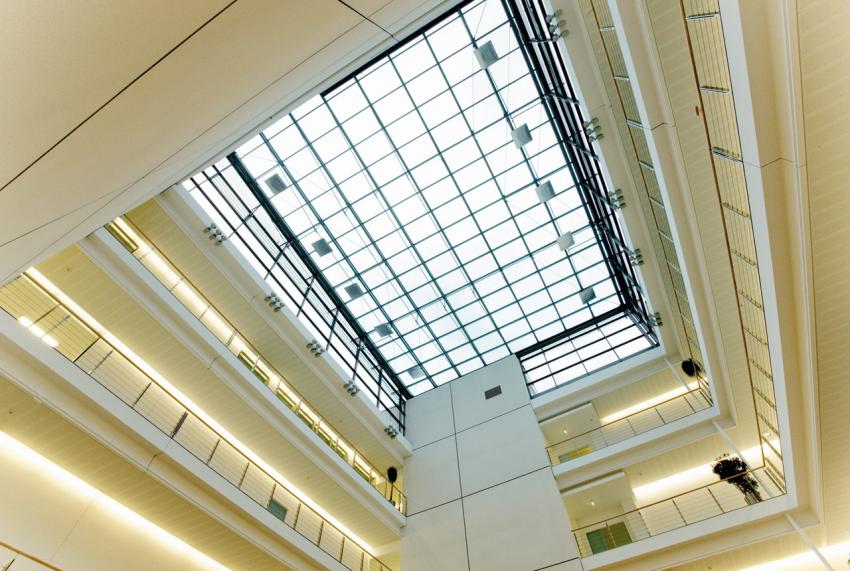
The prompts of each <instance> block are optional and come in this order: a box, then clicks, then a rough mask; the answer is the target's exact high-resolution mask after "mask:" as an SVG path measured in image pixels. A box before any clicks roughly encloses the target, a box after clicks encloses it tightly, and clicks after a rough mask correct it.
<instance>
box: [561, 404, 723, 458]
mask: <svg viewBox="0 0 850 571" xmlns="http://www.w3.org/2000/svg"><path fill="white" fill-rule="evenodd" d="M709 407H711V402H710V401H708V400H707V399H706V398H705V395H704V393H703V391H702V390H701V388H696V389H693V390H690V391H688V392H686V393H683V394H681V395H678V396H675V397H673V398H670V399H668V400H665V401H663V402H660V403H658V404H656V405H654V406H651V407H647V408H645V409H643V410H639V411H637V412H634V413H632V414H630V415H628V416H624V417H623V418H619V419H617V420H613V421H611V422H609V423H607V424H603V425H602V426H599V427H597V428H594V429H592V430H588V431H587V432H583V433H581V434H577V435H576V436H571V437H570V438H567V439H565V440H562V441H561V442H557V443H555V444H552V445H551V446H548V447H547V448H546V451H547V452H548V453H549V461H550V462H551V463H552V465H553V466H555V465H557V464H563V463H564V462H569V461H570V460H575V459H576V458H581V457H582V456H585V455H587V454H590V453H591V452H595V451H597V450H600V449H602V448H606V447H608V446H611V445H612V444H617V443H618V442H623V441H624V440H628V439H629V438H633V437H635V436H637V435H638V434H643V433H645V432H649V431H650V430H653V429H655V428H659V427H661V426H664V425H665V424H669V423H671V422H674V421H676V420H679V419H681V418H684V417H686V416H689V415H692V414H695V413H697V412H700V411H702V410H705V409H707V408H709Z"/></svg>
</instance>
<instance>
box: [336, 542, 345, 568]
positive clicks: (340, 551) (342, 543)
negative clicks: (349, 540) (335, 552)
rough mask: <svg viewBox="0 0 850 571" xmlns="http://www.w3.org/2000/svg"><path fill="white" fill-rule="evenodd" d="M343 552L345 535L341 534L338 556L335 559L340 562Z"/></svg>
mask: <svg viewBox="0 0 850 571" xmlns="http://www.w3.org/2000/svg"><path fill="white" fill-rule="evenodd" d="M343 553H345V536H344V535H343V536H342V541H340V542H339V558H338V559H337V561H339V562H340V563H342V555H343Z"/></svg>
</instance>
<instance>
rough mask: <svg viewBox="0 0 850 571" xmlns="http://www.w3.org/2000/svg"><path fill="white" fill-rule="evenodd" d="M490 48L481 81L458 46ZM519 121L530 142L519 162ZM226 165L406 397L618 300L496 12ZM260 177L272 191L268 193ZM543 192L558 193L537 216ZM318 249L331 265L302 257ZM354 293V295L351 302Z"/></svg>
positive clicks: (442, 37)
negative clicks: (246, 182)
mask: <svg viewBox="0 0 850 571" xmlns="http://www.w3.org/2000/svg"><path fill="white" fill-rule="evenodd" d="M487 41H491V42H492V43H493V45H494V46H495V48H496V51H497V52H498V54H499V60H498V61H497V62H496V63H494V64H493V65H491V66H490V67H489V68H488V69H487V70H486V71H482V69H481V67H480V66H479V64H478V62H477V60H476V58H475V55H474V47H473V46H474V45H481V44H484V43H485V42H487ZM473 42H474V44H473ZM521 125H527V126H528V127H529V129H530V130H531V133H532V136H533V140H532V142H531V143H529V144H527V145H526V146H524V147H523V148H522V149H518V148H517V147H516V146H515V144H514V143H513V141H512V139H511V130H512V129H513V128H514V127H519V126H521ZM237 154H238V155H239V156H240V158H241V159H242V160H243V162H244V163H245V165H246V166H247V167H248V168H249V170H250V171H251V173H252V174H253V176H255V177H256V179H257V180H258V181H259V183H260V187H261V188H262V189H263V190H264V191H266V192H267V193H268V194H269V195H270V196H272V195H273V197H272V203H273V204H274V206H275V207H276V208H277V209H278V211H279V212H280V213H281V214H282V215H283V218H284V220H285V221H286V223H287V224H288V225H289V227H290V228H291V229H292V231H293V232H294V233H295V234H296V235H297V236H298V237H299V239H300V240H301V241H302V243H303V244H304V246H305V248H307V249H308V251H310V252H311V255H312V256H313V259H314V261H315V262H316V264H317V265H318V266H319V268H321V270H322V272H323V273H324V275H325V277H326V278H327V279H328V281H329V282H330V283H331V284H332V285H333V286H334V287H335V288H337V293H338V294H339V296H340V297H341V298H342V299H343V300H344V301H345V302H346V303H347V305H348V307H349V309H350V310H351V312H352V313H353V314H354V316H355V317H356V318H357V320H358V321H359V323H360V324H361V326H362V327H363V329H364V330H365V331H367V332H370V336H371V337H372V339H373V340H374V342H375V344H376V345H377V346H378V348H379V349H380V351H381V352H382V353H383V355H384V356H385V357H386V359H387V360H388V361H389V363H390V365H391V367H392V368H393V370H394V371H395V372H396V373H398V374H399V376H400V378H401V379H402V381H403V382H404V383H405V384H407V385H408V386H409V387H410V389H411V391H412V392H413V393H414V394H418V393H419V392H422V391H423V390H426V389H428V388H431V387H432V386H434V385H439V384H442V383H444V382H446V381H450V380H452V379H454V378H456V377H458V376H460V375H463V374H465V373H468V372H470V371H473V370H475V369H478V368H480V367H482V366H484V365H485V364H488V363H491V362H493V361H495V360H497V359H500V358H502V357H504V356H507V355H509V354H511V353H513V352H516V351H518V350H520V349H523V348H525V347H528V346H530V345H532V344H534V343H536V342H538V341H542V340H545V339H547V338H549V337H551V336H552V335H554V334H557V333H560V332H562V331H563V330H564V329H565V328H568V327H574V326H576V325H579V324H581V323H585V322H587V321H588V320H589V319H591V317H592V316H593V315H598V314H600V313H602V312H605V311H607V310H609V309H612V308H615V307H617V306H618V305H619V301H618V299H617V296H616V293H615V288H614V285H613V283H612V281H611V278H610V274H609V272H608V270H607V267H606V266H605V264H604V261H603V258H602V251H601V250H600V248H599V246H598V244H597V242H596V240H595V238H594V235H593V231H592V230H591V229H590V227H589V226H588V220H587V215H586V213H585V211H584V209H583V207H582V204H581V199H580V197H579V194H578V192H577V191H576V189H575V184H574V181H573V179H572V176H571V174H570V171H569V169H568V167H567V160H566V157H565V155H564V153H563V151H562V149H561V147H560V145H559V144H558V142H557V140H556V136H555V132H554V131H553V128H552V126H551V125H550V124H549V122H548V118H547V114H546V110H545V109H544V107H543V106H542V104H541V102H540V97H539V93H538V92H537V89H536V87H535V84H534V81H533V78H532V77H531V75H530V74H529V69H528V66H527V64H526V61H525V59H524V57H523V54H522V52H521V51H520V50H519V49H518V46H517V41H516V37H515V35H514V33H513V31H512V29H511V27H510V25H509V23H508V20H507V16H506V14H505V12H504V10H503V8H502V4H501V2H499V1H497V0H488V1H482V2H475V3H472V4H470V5H468V6H466V7H465V8H464V9H463V10H461V11H460V12H458V13H455V14H454V15H453V16H451V17H449V18H448V19H446V20H443V21H441V22H439V23H438V24H435V26H434V27H432V28H431V29H429V30H427V31H426V32H424V33H423V34H422V35H420V36H418V37H416V38H414V39H413V40H412V41H410V42H408V43H406V44H404V45H403V46H402V47H401V48H399V49H398V50H396V51H395V52H393V53H390V54H389V55H388V56H386V57H384V58H382V59H380V60H379V61H377V62H375V63H374V64H373V65H371V66H370V67H369V68H368V69H366V70H364V71H362V72H361V73H359V74H357V75H356V76H355V77H353V78H351V79H349V80H348V81H346V82H345V83H344V84H342V85H340V86H339V87H338V88H336V89H334V90H333V92H331V93H328V94H326V95H325V96H316V97H313V98H312V99H310V100H309V101H307V102H306V103H304V104H303V105H301V106H300V107H299V108H297V109H295V110H294V111H293V112H292V113H290V114H288V115H286V116H285V117H283V118H282V119H280V120H279V121H277V122H276V123H274V124H273V125H271V126H270V127H268V128H267V129H265V130H264V131H263V132H262V133H261V134H259V135H257V136H256V137H254V138H252V139H251V140H250V141H248V142H247V143H246V144H244V145H243V146H242V147H241V148H239V149H238V150H237ZM274 175H277V176H279V177H280V178H282V179H283V181H284V182H285V184H286V189H285V190H283V191H282V192H278V193H276V194H275V192H274V188H273V187H272V186H270V184H269V179H270V178H271V177H273V176H274ZM546 181H548V182H551V183H552V185H553V187H554V190H555V192H556V196H555V197H554V198H553V199H551V200H549V201H548V202H547V203H545V204H541V203H540V202H539V201H538V198H537V195H536V192H535V187H536V186H537V185H538V184H541V183H543V182H546ZM565 231H571V232H572V233H573V236H574V238H575V245H574V246H573V247H572V248H570V249H569V250H568V252H567V253H564V252H563V251H561V250H559V249H558V247H557V244H556V240H557V237H558V236H559V235H560V234H561V233H563V232H565ZM320 239H324V240H326V241H327V243H328V244H329V245H330V247H331V249H332V251H331V253H329V254H326V255H324V256H322V255H320V254H319V253H318V252H316V251H315V248H314V246H313V244H314V243H315V242H316V241H318V240H320ZM352 284H358V285H359V286H360V287H361V288H362V290H363V291H364V292H365V294H364V295H362V296H360V297H356V298H355V299H352V298H351V296H350V295H349V291H347V290H346V289H345V288H346V286H350V285H352ZM591 287H592V288H593V289H594V293H595V295H596V297H595V299H593V300H592V301H591V303H590V304H585V303H582V302H581V300H580V299H579V297H578V292H579V291H580V290H581V289H586V288H591ZM382 324H390V326H391V334H390V335H387V336H383V337H382V336H380V335H379V333H378V332H375V331H374V329H375V327H377V326H379V325H382Z"/></svg>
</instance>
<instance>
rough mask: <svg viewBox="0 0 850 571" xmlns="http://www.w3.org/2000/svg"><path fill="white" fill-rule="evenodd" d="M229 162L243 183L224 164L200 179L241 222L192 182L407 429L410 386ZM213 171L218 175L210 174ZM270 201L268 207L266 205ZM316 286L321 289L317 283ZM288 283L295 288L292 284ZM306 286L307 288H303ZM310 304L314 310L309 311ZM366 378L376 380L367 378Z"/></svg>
mask: <svg viewBox="0 0 850 571" xmlns="http://www.w3.org/2000/svg"><path fill="white" fill-rule="evenodd" d="M227 160H228V163H229V166H231V167H232V168H233V170H234V172H235V173H236V174H237V175H238V181H237V180H234V179H233V178H232V177H227V176H225V175H224V174H223V173H222V171H221V170H220V169H219V166H218V165H212V166H211V167H208V169H205V170H204V171H202V172H201V173H199V175H196V177H197V176H203V177H204V179H205V181H204V182H205V183H207V184H208V185H209V186H211V187H212V189H214V191H216V192H217V194H218V195H219V196H220V197H221V198H222V199H224V200H225V201H226V202H227V203H228V205H229V206H230V207H231V208H232V210H233V213H234V214H236V215H237V216H239V218H240V220H241V221H240V222H239V223H238V224H233V223H232V222H231V221H230V219H229V217H228V216H227V215H225V213H223V212H221V210H220V209H219V208H218V206H217V205H216V203H215V201H213V200H211V199H210V197H209V195H208V191H207V190H205V188H204V186H205V184H204V183H199V182H198V181H197V180H195V178H196V177H191V178H190V179H189V181H191V183H192V185H194V187H195V190H196V191H197V192H198V193H200V194H201V195H202V196H203V197H204V198H205V199H206V202H207V204H209V206H210V207H211V208H213V209H214V210H215V211H216V212H217V213H218V215H219V216H218V218H219V223H222V224H226V225H227V226H228V227H227V228H225V230H226V231H227V235H228V239H240V240H242V241H243V243H245V245H246V249H247V250H248V251H250V252H252V253H253V254H254V257H255V260H256V261H257V263H259V264H260V265H261V266H263V267H264V268H266V275H265V276H264V277H265V279H266V280H272V281H273V282H275V283H276V285H277V286H278V289H279V291H282V292H285V294H286V295H287V297H288V298H289V300H290V302H291V305H292V306H294V307H297V308H298V309H297V313H298V314H299V315H298V317H299V318H302V319H303V320H306V321H307V322H308V323H309V324H310V325H311V327H310V329H312V330H313V332H315V333H318V332H320V331H322V329H324V328H325V327H327V328H329V331H328V334H327V335H324V336H323V339H321V341H322V348H323V349H324V350H326V351H329V352H333V353H334V355H335V356H336V357H337V358H338V360H342V361H343V362H345V363H346V364H347V366H348V368H349V369H350V370H351V374H352V379H351V380H360V381H361V383H360V385H361V387H362V388H365V389H366V390H367V391H369V392H370V393H371V394H372V396H373V397H374V401H375V402H376V404H377V406H378V408H379V410H384V411H386V412H387V413H388V414H389V415H390V417H391V418H392V419H393V420H394V421H395V422H396V423H397V429H398V430H399V431H400V432H404V428H405V422H404V420H405V401H406V400H407V399H408V398H410V396H411V395H410V392H409V391H408V390H407V387H405V386H404V384H403V383H402V382H401V381H400V380H399V379H398V377H397V376H396V375H395V374H394V373H393V371H392V369H390V367H389V366H388V365H387V364H386V362H385V361H384V360H383V357H382V355H381V354H380V352H379V351H378V350H377V349H375V348H374V347H373V346H372V345H371V340H370V339H369V338H368V336H367V335H366V334H365V333H364V332H363V331H362V329H361V328H360V327H359V325H358V324H357V322H356V320H354V318H353V317H352V316H351V315H350V313H349V312H348V311H347V309H346V308H345V304H344V303H342V302H341V300H340V299H339V298H338V296H337V295H336V292H335V291H334V289H333V288H331V287H329V286H328V285H327V282H326V280H325V279H324V277H323V276H322V274H321V271H320V270H319V269H318V268H317V267H316V266H315V264H314V263H313V261H312V260H311V259H310V256H309V255H308V254H307V253H306V252H305V251H304V248H303V246H302V245H301V243H300V242H299V241H298V240H296V239H294V237H293V235H292V232H291V231H290V230H289V227H288V226H287V225H286V223H285V222H283V221H282V219H281V217H280V215H279V214H277V211H276V210H275V209H274V208H273V207H270V206H269V205H268V204H267V203H268V198H267V197H266V196H265V194H264V193H263V192H262V190H260V189H259V187H258V186H257V183H256V181H255V180H254V179H253V177H251V176H250V174H248V173H247V171H246V170H245V167H244V165H242V164H241V161H239V159H238V158H237V157H235V153H232V154H231V155H229V156H228V158H227ZM210 169H211V170H212V176H211V174H210V173H209V172H208V171H209V170H210ZM236 182H241V183H242V184H244V185H245V187H246V190H247V191H248V194H249V195H250V196H254V197H255V198H256V200H257V203H256V204H252V205H249V204H247V203H245V202H244V200H243V199H242V197H243V196H244V195H245V193H240V192H237V191H236V189H235V188H234V187H233V184H234V183H236ZM264 204H266V205H267V206H266V207H263V205H264ZM259 208H262V209H263V211H264V212H265V213H266V215H267V216H269V218H270V220H271V221H272V223H273V224H274V227H275V229H276V230H278V232H280V237H281V238H282V241H281V240H280V239H278V238H277V237H275V236H273V235H272V234H271V233H270V232H269V229H268V228H267V227H266V226H265V225H263V224H261V223H259V222H258V221H257V220H256V218H255V217H254V214H255V213H256V211H257V209H259ZM240 211H241V214H240ZM245 231H247V232H249V233H250V234H251V235H252V236H253V238H254V240H255V241H256V242H257V243H259V244H260V245H262V246H263V247H264V249H265V250H266V254H267V255H268V256H269V257H270V258H271V259H272V260H273V263H272V265H271V266H269V265H268V264H267V263H266V262H265V261H264V260H263V258H262V256H260V255H258V254H257V252H256V251H255V250H253V249H252V245H250V244H248V242H247V241H245V237H244V236H243V234H241V232H245ZM276 268H279V269H281V270H282V271H283V274H284V275H285V276H286V277H287V278H288V281H289V282H290V283H289V284H285V283H283V282H282V281H281V280H280V278H279V276H278V273H277V272H276V271H275V269H276ZM316 284H318V285H319V287H314V286H315V285H316ZM287 285H289V286H290V287H287ZM302 285H303V287H301V286H302ZM293 287H294V289H295V290H297V291H298V292H299V293H300V296H296V295H294V294H293V293H292V289H293ZM308 307H309V308H311V309H312V311H304V310H305V308H308ZM340 317H342V319H340ZM317 319H318V320H321V322H322V323H323V325H324V327H323V325H322V324H321V323H319V322H317V321H316V320H317ZM320 335H321V334H320ZM317 340H318V339H317ZM352 358H353V362H352ZM365 380H368V381H370V382H363V381H365Z"/></svg>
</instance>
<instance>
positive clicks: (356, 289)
mask: <svg viewBox="0 0 850 571" xmlns="http://www.w3.org/2000/svg"><path fill="white" fill-rule="evenodd" d="M343 289H344V290H345V293H347V294H348V297H349V298H350V299H357V298H358V297H360V296H361V295H363V294H364V293H366V292H365V291H363V288H362V287H360V284H348V285H347V286H345V287H344V288H343Z"/></svg>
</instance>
